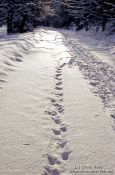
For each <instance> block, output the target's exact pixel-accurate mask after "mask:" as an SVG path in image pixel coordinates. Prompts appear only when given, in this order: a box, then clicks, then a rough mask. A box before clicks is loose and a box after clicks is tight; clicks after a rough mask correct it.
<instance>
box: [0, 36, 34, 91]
mask: <svg viewBox="0 0 115 175" xmlns="http://www.w3.org/2000/svg"><path fill="white" fill-rule="evenodd" d="M36 43H37V40H36V36H35V33H28V34H20V35H10V36H7V35H5V36H3V37H1V39H0V89H2V87H3V83H4V82H7V76H8V74H9V72H10V71H15V70H16V69H17V68H18V64H17V63H20V62H22V61H23V57H24V55H25V54H28V53H29V51H30V50H31V49H32V48H33V47H34V46H35V44H36Z"/></svg>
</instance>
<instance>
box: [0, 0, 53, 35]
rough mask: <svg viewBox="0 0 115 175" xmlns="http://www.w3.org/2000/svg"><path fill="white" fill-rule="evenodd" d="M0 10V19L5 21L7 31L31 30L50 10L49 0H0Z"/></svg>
mask: <svg viewBox="0 0 115 175" xmlns="http://www.w3.org/2000/svg"><path fill="white" fill-rule="evenodd" d="M0 11H1V15H0V21H1V23H4V22H6V24H7V31H8V33H13V32H15V33H16V32H20V33H22V32H24V31H29V30H32V28H33V27H35V26H37V24H38V22H39V21H40V20H41V19H43V18H44V17H47V15H49V14H50V11H51V10H50V1H49V0H1V4H0ZM2 17H4V19H3V18H2Z"/></svg>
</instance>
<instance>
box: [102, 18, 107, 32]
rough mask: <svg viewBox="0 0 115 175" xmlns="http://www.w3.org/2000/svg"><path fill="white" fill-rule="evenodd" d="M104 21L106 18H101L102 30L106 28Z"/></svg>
mask: <svg viewBox="0 0 115 175" xmlns="http://www.w3.org/2000/svg"><path fill="white" fill-rule="evenodd" d="M106 23H107V19H106V18H103V23H102V31H104V30H105V28H106Z"/></svg>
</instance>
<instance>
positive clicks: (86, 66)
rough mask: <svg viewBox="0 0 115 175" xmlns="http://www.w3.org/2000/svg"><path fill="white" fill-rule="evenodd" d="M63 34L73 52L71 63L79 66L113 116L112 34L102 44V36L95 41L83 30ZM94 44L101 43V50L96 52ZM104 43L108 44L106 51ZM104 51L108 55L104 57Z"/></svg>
mask: <svg viewBox="0 0 115 175" xmlns="http://www.w3.org/2000/svg"><path fill="white" fill-rule="evenodd" d="M63 34H64V36H65V41H66V43H67V45H69V46H70V49H71V50H72V51H73V53H74V54H73V55H74V56H73V59H72V60H71V63H72V64H74V65H77V66H78V67H79V69H80V70H81V72H82V73H83V75H84V77H85V78H86V79H88V80H89V81H90V85H92V86H93V88H92V91H93V92H94V93H95V94H97V95H99V96H100V97H101V99H102V101H103V103H104V105H105V106H106V107H109V109H110V110H111V113H112V116H113V115H114V116H115V54H114V52H112V53H111V50H115V46H114V35H112V36H109V37H108V38H110V40H109V39H106V41H105V43H103V44H102V38H103V37H104V36H103V37H100V40H98V41H97V40H95V39H93V38H91V37H88V36H87V35H86V34H85V33H83V31H82V32H81V33H76V32H72V31H70V32H69V33H68V31H63ZM98 37H99V36H98ZM111 40H113V42H111ZM103 42H104V41H103ZM109 42H110V43H109ZM95 45H97V46H98V47H99V45H101V46H100V50H101V51H99V50H98V52H97V49H96V47H94V46H95ZM105 45H107V46H108V47H106V49H105V50H106V51H105V50H104V47H105ZM92 48H93V52H92ZM110 48H111V49H110ZM100 52H101V53H100ZM106 52H108V53H107V54H108V55H107V57H106V58H105V54H106ZM99 55H100V56H101V57H99ZM108 56H109V57H108ZM113 56H114V57H113ZM113 58H114V59H113Z"/></svg>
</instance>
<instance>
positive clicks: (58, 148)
mask: <svg viewBox="0 0 115 175" xmlns="http://www.w3.org/2000/svg"><path fill="white" fill-rule="evenodd" d="M62 68H63V66H62V65H61V66H58V67H57V68H56V74H55V82H56V83H55V93H54V97H53V98H51V99H50V101H51V107H52V108H53V110H48V111H46V113H47V114H48V115H49V116H50V117H51V120H52V121H53V122H54V128H52V133H53V140H52V141H51V143H50V144H49V147H48V153H47V155H46V157H47V160H48V164H47V165H46V166H45V167H44V174H43V175H61V174H63V172H64V161H67V160H68V159H69V155H70V153H71V150H70V149H69V148H68V147H67V146H68V141H67V139H66V133H67V131H68V126H67V124H65V123H63V122H62V120H63V115H64V106H63V95H64V94H63V79H62Z"/></svg>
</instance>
